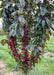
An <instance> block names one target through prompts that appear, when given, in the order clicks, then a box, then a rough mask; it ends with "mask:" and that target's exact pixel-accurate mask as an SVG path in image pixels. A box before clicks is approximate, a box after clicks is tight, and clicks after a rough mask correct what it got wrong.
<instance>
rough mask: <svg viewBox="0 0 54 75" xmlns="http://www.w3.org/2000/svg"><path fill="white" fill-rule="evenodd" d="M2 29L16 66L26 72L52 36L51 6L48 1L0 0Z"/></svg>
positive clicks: (53, 7) (33, 64)
mask: <svg viewBox="0 0 54 75" xmlns="http://www.w3.org/2000/svg"><path fill="white" fill-rule="evenodd" d="M1 6H2V18H3V29H4V31H5V32H6V34H7V35H8V38H9V39H8V40H7V41H6V43H7V44H8V45H9V47H10V49H11V54H12V56H13V57H14V58H15V59H16V61H17V67H19V68H21V69H22V70H23V71H24V73H27V72H28V71H30V70H31V69H32V67H33V66H35V63H37V61H38V59H39V56H40V55H41V53H42V52H43V48H44V47H45V42H46V39H48V40H49V36H50V35H51V30H50V28H51V29H53V28H52V23H53V21H54V17H53V16H54V14H52V11H53V9H54V5H53V4H50V2H49V1H48V0H43V2H41V0H14V1H12V0H9V1H8V0H7V1H6V0H3V1H2V5H1Z"/></svg>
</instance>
